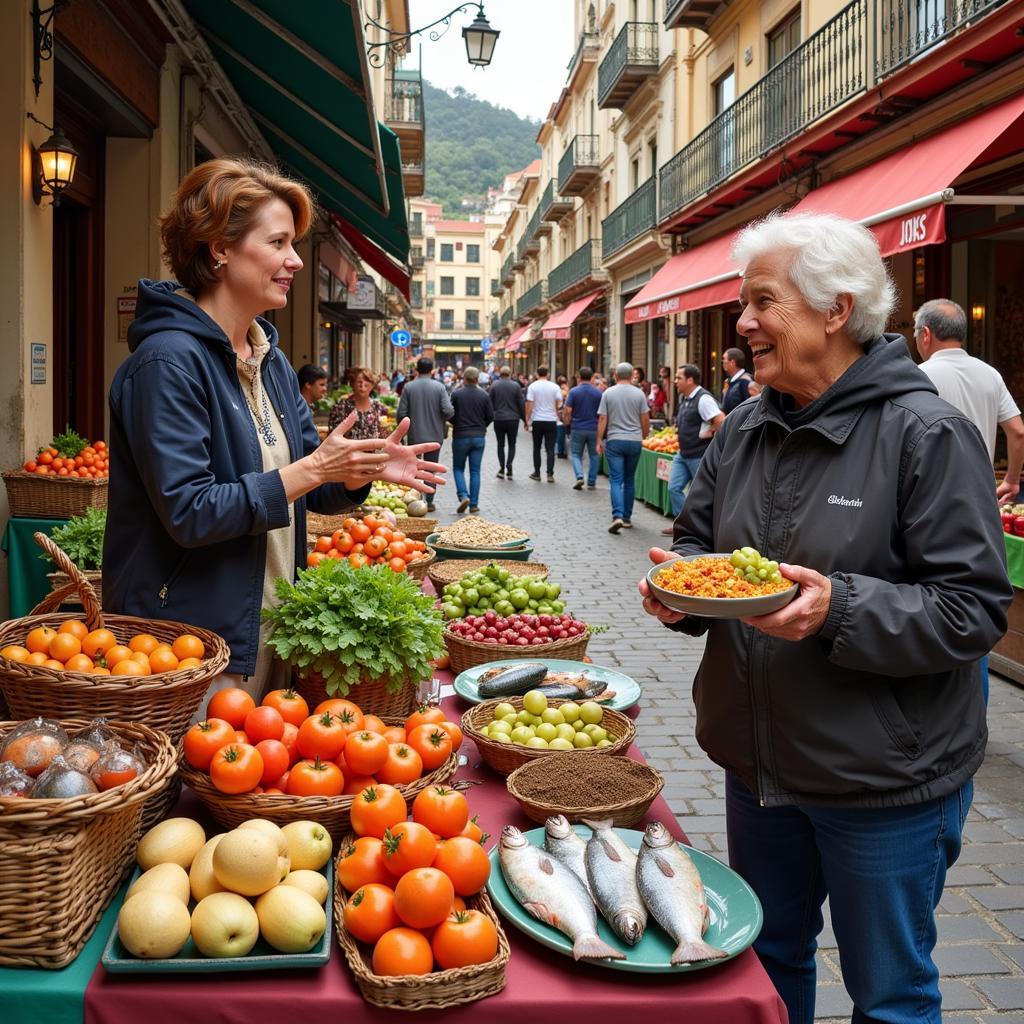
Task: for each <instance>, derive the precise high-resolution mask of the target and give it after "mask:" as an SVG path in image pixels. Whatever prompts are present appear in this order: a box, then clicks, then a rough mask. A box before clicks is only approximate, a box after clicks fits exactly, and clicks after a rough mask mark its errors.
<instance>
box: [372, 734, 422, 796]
mask: <svg viewBox="0 0 1024 1024" xmlns="http://www.w3.org/2000/svg"><path fill="white" fill-rule="evenodd" d="M374 774H375V775H376V776H377V778H378V779H380V781H381V782H387V783H389V784H390V785H392V786H399V785H405V784H406V783H409V782H415V781H416V780H417V779H418V778H420V777H421V776H422V775H423V758H421V757H420V755H419V754H417V753H416V751H415V750H413V749H412V747H410V746H408V745H407V744H405V743H389V744H388V759H387V760H386V761H385V762H384V764H383V766H382V767H380V768H378V769H377V771H376V772H375V773H374Z"/></svg>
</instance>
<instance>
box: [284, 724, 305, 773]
mask: <svg viewBox="0 0 1024 1024" xmlns="http://www.w3.org/2000/svg"><path fill="white" fill-rule="evenodd" d="M298 738H299V729H298V726H295V725H292V723H291V722H285V723H284V735H283V736H282V737H281V742H282V743H283V744H284V745H285V747H287V748H288V757H289V763H290V764H295V762H296V761H298V759H299V758H300V757H301V756H302V755H301V754H300V753H299V748H298V747H297V746H296V745H295V743H296V740H298Z"/></svg>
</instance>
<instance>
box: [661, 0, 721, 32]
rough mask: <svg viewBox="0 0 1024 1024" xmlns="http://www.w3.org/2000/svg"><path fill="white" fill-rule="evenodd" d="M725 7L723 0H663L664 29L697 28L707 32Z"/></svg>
mask: <svg viewBox="0 0 1024 1024" xmlns="http://www.w3.org/2000/svg"><path fill="white" fill-rule="evenodd" d="M727 6H728V4H727V3H726V2H725V0H665V28H699V29H701V30H703V31H704V32H707V31H708V30H709V29H710V28H711V23H712V22H713V21H714V20H715V18H717V17H718V15H719V14H721V13H722V11H724V10H725V8H726V7H727Z"/></svg>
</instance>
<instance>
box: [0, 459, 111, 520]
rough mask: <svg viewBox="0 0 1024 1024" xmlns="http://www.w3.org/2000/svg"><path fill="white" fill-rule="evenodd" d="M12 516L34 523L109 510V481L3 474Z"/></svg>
mask: <svg viewBox="0 0 1024 1024" xmlns="http://www.w3.org/2000/svg"><path fill="white" fill-rule="evenodd" d="M2 475H3V478H4V484H5V485H6V487H7V504H8V505H9V506H10V509H11V515H12V516H28V517H30V518H32V519H70V518H71V517H72V516H80V515H82V513H83V512H85V510H86V509H87V508H106V507H107V481H106V480H79V479H76V478H74V477H64V476H51V475H49V474H47V475H46V476H40V475H39V474H38V473H26V472H25V471H24V470H22V469H17V470H12V471H11V472H8V473H4V474H2Z"/></svg>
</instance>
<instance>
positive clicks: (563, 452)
mask: <svg viewBox="0 0 1024 1024" xmlns="http://www.w3.org/2000/svg"><path fill="white" fill-rule="evenodd" d="M555 383H556V384H557V385H558V390H559V391H561V392H562V408H561V411H560V412H559V414H558V425H557V426H556V428H555V458H558V459H566V458H568V457H569V453H568V450H567V448H566V444H565V442H566V438H567V437H568V436H569V428H568V427H567V426H566V423H565V399H566V397H567V396H568V394H569V379H568V378H567V377H566V375H565V374H564V373H560V374H559V375H558V377H557V378H555Z"/></svg>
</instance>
